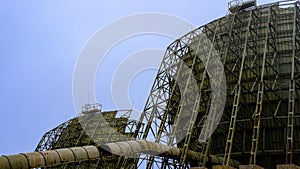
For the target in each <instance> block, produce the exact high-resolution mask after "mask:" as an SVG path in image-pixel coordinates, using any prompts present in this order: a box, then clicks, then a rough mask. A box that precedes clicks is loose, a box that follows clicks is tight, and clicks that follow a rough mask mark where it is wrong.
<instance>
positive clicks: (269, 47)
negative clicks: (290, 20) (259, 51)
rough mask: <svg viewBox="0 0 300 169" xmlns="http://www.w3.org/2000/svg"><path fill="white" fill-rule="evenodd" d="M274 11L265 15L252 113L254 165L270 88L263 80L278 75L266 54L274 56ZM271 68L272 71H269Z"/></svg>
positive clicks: (252, 158) (252, 160) (251, 157)
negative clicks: (266, 93)
mask: <svg viewBox="0 0 300 169" xmlns="http://www.w3.org/2000/svg"><path fill="white" fill-rule="evenodd" d="M275 15H276V13H275V12H274V10H273V9H272V6H270V7H269V9H268V16H267V27H266V34H265V39H264V50H263V58H262V66H261V74H260V82H259V84H258V90H257V101H256V108H255V112H254V113H253V116H252V117H253V120H254V123H253V134H252V144H251V152H250V162H249V164H251V165H255V164H256V154H257V149H258V143H259V135H260V126H261V125H260V123H261V113H262V108H263V97H264V94H265V93H264V89H265V87H267V88H269V89H270V90H271V89H272V87H271V86H268V85H267V84H265V82H264V76H265V75H278V72H277V71H276V69H275V68H274V67H273V65H272V63H271V62H272V61H274V59H275V58H272V61H271V62H270V61H268V59H267V55H270V56H273V55H274V56H276V47H275V46H274V44H272V43H274V42H270V40H272V39H274V37H273V36H274V34H275V32H276V29H275V27H276V26H274V24H275V20H274V19H272V17H274V16H275ZM271 70H272V72H271Z"/></svg>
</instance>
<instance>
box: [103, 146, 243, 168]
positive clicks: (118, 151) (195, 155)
mask: <svg viewBox="0 0 300 169" xmlns="http://www.w3.org/2000/svg"><path fill="white" fill-rule="evenodd" d="M102 147H103V148H104V149H105V150H106V151H109V152H111V153H112V154H114V155H132V154H134V153H145V154H150V155H153V154H154V153H155V154H164V155H168V156H173V157H176V156H177V157H180V155H181V153H182V149H180V148H177V147H172V146H168V145H162V144H158V143H154V142H150V141H146V140H139V141H125V142H116V143H108V144H105V145H104V146H102ZM186 158H187V159H190V160H196V161H197V160H200V159H201V153H199V152H195V151H190V150H189V151H187V156H186ZM223 161H224V158H223V157H218V156H214V155H209V157H208V158H207V162H210V163H213V164H222V163H223ZM229 165H231V166H233V167H238V166H239V165H240V163H239V162H238V161H236V160H230V161H229Z"/></svg>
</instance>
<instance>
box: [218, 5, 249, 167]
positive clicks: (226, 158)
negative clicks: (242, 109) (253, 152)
mask: <svg viewBox="0 0 300 169" xmlns="http://www.w3.org/2000/svg"><path fill="white" fill-rule="evenodd" d="M252 17H253V10H251V11H250V16H249V19H248V25H247V32H246V35H245V42H244V49H243V54H242V60H241V64H240V71H239V77H238V82H237V84H236V87H235V92H234V99H233V106H232V112H231V118H230V124H229V130H228V135H227V140H226V147H225V154H224V162H223V165H226V166H228V165H229V160H230V156H231V150H232V144H233V137H234V132H235V126H236V118H237V113H238V110H239V102H240V96H241V90H242V86H241V82H242V75H243V68H244V63H245V57H246V55H247V47H248V37H249V35H250V26H251V21H252Z"/></svg>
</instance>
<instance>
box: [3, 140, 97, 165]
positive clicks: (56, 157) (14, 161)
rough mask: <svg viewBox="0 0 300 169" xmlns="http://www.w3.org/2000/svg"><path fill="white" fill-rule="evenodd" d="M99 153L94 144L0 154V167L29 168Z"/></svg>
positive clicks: (84, 158) (78, 159)
mask: <svg viewBox="0 0 300 169" xmlns="http://www.w3.org/2000/svg"><path fill="white" fill-rule="evenodd" d="M99 157H100V154H99V151H98V149H97V147H95V146H83V147H74V148H63V149H56V150H50V151H41V152H33V153H21V154H16V155H9V156H0V168H1V169H29V168H39V167H47V166H56V165H59V164H65V163H69V162H79V161H86V160H92V159H96V158H99Z"/></svg>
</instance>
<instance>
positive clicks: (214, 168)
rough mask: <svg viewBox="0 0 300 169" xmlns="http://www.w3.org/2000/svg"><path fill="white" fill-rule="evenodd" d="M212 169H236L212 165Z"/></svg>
mask: <svg viewBox="0 0 300 169" xmlns="http://www.w3.org/2000/svg"><path fill="white" fill-rule="evenodd" d="M212 169H236V168H234V167H231V166H226V165H214V166H213V167H212Z"/></svg>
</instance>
